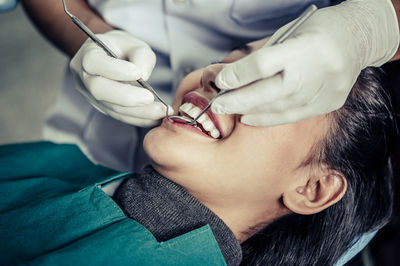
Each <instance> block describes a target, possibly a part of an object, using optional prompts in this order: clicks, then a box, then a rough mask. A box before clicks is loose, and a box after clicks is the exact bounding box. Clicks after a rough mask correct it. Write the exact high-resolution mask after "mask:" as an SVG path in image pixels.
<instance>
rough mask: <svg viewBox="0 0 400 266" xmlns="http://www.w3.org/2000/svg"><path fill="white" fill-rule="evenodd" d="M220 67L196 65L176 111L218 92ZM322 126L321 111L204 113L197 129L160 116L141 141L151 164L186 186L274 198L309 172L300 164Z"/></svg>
mask: <svg viewBox="0 0 400 266" xmlns="http://www.w3.org/2000/svg"><path fill="white" fill-rule="evenodd" d="M221 67H222V64H217V65H212V66H209V67H208V68H205V69H199V70H197V71H194V72H192V73H191V74H189V75H188V76H187V77H186V78H185V79H184V80H183V81H182V83H181V84H180V86H179V88H178V91H177V93H176V95H175V98H174V103H173V107H174V110H175V114H176V113H178V110H179V109H180V107H181V111H180V112H179V113H180V114H184V113H186V114H187V113H189V115H190V114H191V112H193V113H196V112H195V111H193V108H196V106H198V107H200V109H203V108H204V107H205V106H206V105H207V103H208V101H209V100H210V99H212V98H213V97H214V96H215V95H216V94H217V90H216V89H214V88H213V85H212V81H213V80H214V78H215V76H216V74H217V73H218V72H219V71H220V69H221ZM182 109H183V110H182ZM210 112H211V109H210ZM192 115H193V114H192ZM326 129H327V119H326V118H325V116H318V117H314V118H311V119H307V120H303V121H300V122H297V123H292V124H288V125H280V126H274V127H253V126H248V125H245V124H242V123H240V115H215V114H212V113H208V115H207V116H206V119H204V121H203V123H202V128H201V130H200V129H197V128H195V127H193V126H189V125H185V124H181V123H176V122H170V121H168V120H166V119H164V120H163V123H162V125H161V126H159V127H157V128H154V129H153V130H151V131H150V132H149V133H148V134H147V136H146V138H145V141H144V147H145V150H146V152H147V153H148V155H149V156H150V158H151V160H152V163H153V166H154V167H155V169H156V170H157V171H159V172H160V173H161V174H163V175H164V176H165V177H167V178H169V179H171V180H173V181H174V182H176V183H179V184H180V185H182V186H184V187H185V188H186V189H187V190H189V192H193V193H196V194H202V195H204V197H205V198H207V195H213V196H215V195H219V196H220V197H221V199H223V200H227V199H229V198H230V197H231V196H232V195H237V196H239V197H243V198H247V199H248V198H253V199H254V200H260V201H262V200H267V199H269V200H271V199H276V200H278V199H279V198H280V196H281V194H282V192H283V191H284V190H285V189H287V188H288V186H291V185H292V184H293V182H292V181H293V180H294V179H296V178H301V177H302V175H306V174H307V173H305V171H304V169H299V168H298V166H299V165H300V164H301V163H302V162H303V161H304V160H305V158H306V157H307V156H308V154H309V152H310V149H311V147H312V146H313V145H314V144H315V143H316V141H318V140H320V139H321V138H322V137H323V136H324V135H325V133H326ZM211 135H212V136H211Z"/></svg>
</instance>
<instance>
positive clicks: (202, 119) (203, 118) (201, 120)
mask: <svg viewBox="0 0 400 266" xmlns="http://www.w3.org/2000/svg"><path fill="white" fill-rule="evenodd" d="M207 119H210V118H208V115H207V114H203V115H202V116H200V117H199V119H197V122H199V123H200V124H201V123H203V122H204V121H206V120H207Z"/></svg>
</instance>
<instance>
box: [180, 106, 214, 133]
mask: <svg viewBox="0 0 400 266" xmlns="http://www.w3.org/2000/svg"><path fill="white" fill-rule="evenodd" d="M179 111H180V112H181V114H186V115H188V116H190V117H192V118H195V117H197V116H198V115H199V114H200V112H201V111H202V110H201V109H200V108H199V107H197V106H195V105H193V104H192V103H184V104H182V105H181V106H180V107H179ZM197 122H198V123H200V124H201V125H202V127H203V129H204V130H206V131H208V133H209V135H211V137H213V138H215V139H217V138H219V137H220V135H221V133H220V132H219V130H218V129H217V128H216V127H215V125H214V123H213V122H212V121H211V119H210V118H209V117H208V115H207V114H203V115H202V116H200V117H199V119H198V120H197ZM199 130H201V129H200V128H199Z"/></svg>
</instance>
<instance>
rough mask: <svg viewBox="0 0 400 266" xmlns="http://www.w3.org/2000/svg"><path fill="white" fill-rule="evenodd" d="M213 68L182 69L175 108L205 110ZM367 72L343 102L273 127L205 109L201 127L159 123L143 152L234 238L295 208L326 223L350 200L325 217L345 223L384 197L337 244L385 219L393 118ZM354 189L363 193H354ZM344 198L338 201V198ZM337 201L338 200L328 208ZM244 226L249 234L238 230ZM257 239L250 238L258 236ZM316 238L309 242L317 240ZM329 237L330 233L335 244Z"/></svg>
mask: <svg viewBox="0 0 400 266" xmlns="http://www.w3.org/2000/svg"><path fill="white" fill-rule="evenodd" d="M220 68H221V65H212V66H210V67H208V68H205V69H199V70H197V71H195V72H193V73H191V74H189V75H188V76H187V77H186V78H185V79H184V80H183V81H182V83H181V84H180V86H179V88H178V91H177V93H176V95H175V98H174V104H173V107H174V110H179V107H180V106H181V105H183V104H185V103H190V104H186V106H185V107H184V108H183V109H184V112H186V113H190V112H191V110H190V109H191V108H193V107H194V106H199V107H200V109H203V108H204V102H205V103H207V102H208V101H209V100H210V99H211V98H213V97H214V96H215V95H216V94H217V92H218V89H217V88H216V87H215V86H214V85H213V80H214V78H215V76H216V74H217V73H218V71H219V70H220ZM371 71H372V70H366V71H364V72H363V73H362V74H361V76H360V77H359V80H358V81H357V83H356V85H355V86H354V88H353V90H352V92H351V94H350V96H349V98H348V100H347V102H346V103H345V105H344V106H343V107H342V108H341V109H339V110H338V111H335V112H332V113H330V114H326V115H320V116H317V117H313V118H309V119H306V120H303V121H299V122H296V123H292V124H287V125H279V126H274V127H252V126H248V125H245V124H242V123H240V115H214V114H210V116H207V117H206V119H205V121H203V123H202V125H203V129H202V131H200V130H198V129H196V128H193V127H190V126H187V125H186V126H183V125H182V124H177V123H171V122H169V121H166V120H164V121H163V123H162V125H161V126H159V127H157V128H154V129H153V130H152V131H150V132H149V133H148V135H147V136H146V138H145V142H144V147H145V150H146V152H147V153H148V155H149V156H150V158H151V160H152V164H153V166H154V167H155V169H156V170H157V171H159V172H160V173H161V174H163V175H164V176H165V177H167V178H169V179H171V180H172V181H174V182H176V183H178V184H180V185H182V186H183V187H185V188H186V189H187V190H188V191H189V192H190V193H191V194H193V195H194V196H195V197H196V198H198V199H199V200H200V201H201V202H203V203H204V204H205V205H206V206H207V207H209V208H210V209H211V210H213V211H214V212H215V213H216V214H217V215H219V216H220V217H221V218H223V220H224V221H225V222H226V223H227V224H228V226H229V227H230V228H231V229H232V231H233V232H234V233H235V234H236V236H237V238H238V239H239V240H240V241H244V240H246V239H247V238H248V237H250V236H251V235H252V234H254V233H255V232H256V231H258V230H260V229H261V228H260V227H258V225H260V224H261V225H263V226H265V224H269V223H271V222H273V221H275V220H276V219H279V218H280V217H292V216H293V215H295V216H296V215H298V214H300V215H301V216H302V217H308V218H304V219H314V217H322V218H320V220H321V221H320V222H319V223H320V224H322V223H325V220H328V218H325V216H326V215H328V216H332V215H333V216H334V214H331V213H330V211H332V210H333V211H337V212H341V211H342V209H346V207H345V206H349V205H346V204H354V205H356V206H353V207H354V208H353V210H347V213H341V214H340V215H341V218H340V219H342V220H340V219H339V218H337V217H330V218H329V219H330V220H331V221H330V223H331V224H333V223H339V224H340V223H342V222H343V219H345V218H344V217H347V216H348V217H347V218H348V219H349V220H348V221H350V220H351V219H350V218H349V217H351V218H352V219H353V218H354V219H356V218H355V217H358V218H360V217H361V220H362V219H363V218H362V215H365V214H366V213H367V212H366V211H365V210H364V214H363V213H362V212H363V208H369V209H370V208H375V207H377V205H374V204H375V203H376V202H375V201H374V200H371V199H375V198H379V197H382V194H384V195H383V197H385V199H386V200H382V201H381V202H380V204H386V206H383V207H382V206H379V207H380V208H383V209H381V210H380V211H379V212H380V213H379V214H377V215H376V217H375V218H376V219H373V220H370V221H368V222H366V223H364V225H362V226H361V225H359V226H358V225H357V226H358V227H357V228H352V229H350V227H349V228H347V227H346V226H344V227H346V228H344V227H343V228H342V229H343V230H342V231H343V234H340V233H338V240H337V243H339V242H340V241H341V242H340V243H341V244H343V242H344V243H345V244H348V242H349V241H350V240H351V239H352V238H351V237H354V234H356V233H357V232H363V230H364V231H367V230H369V229H371V227H373V226H379V225H381V224H382V223H384V221H386V220H385V219H386V218H387V216H388V215H389V213H390V208H391V204H390V202H391V200H390V182H389V181H388V179H385V177H382V176H381V175H384V172H385V170H386V165H387V160H388V149H387V146H388V145H387V143H386V142H387V141H388V139H389V135H390V134H389V133H388V132H390V131H391V130H392V128H391V127H392V125H391V123H392V121H391V115H390V111H389V109H388V102H387V99H386V98H385V96H384V95H382V88H381V87H380V85H379V82H378V81H377V80H376V79H375V76H374V74H373V73H369V72H371ZM260 97H263V96H262V95H260ZM204 99H205V100H206V101H204ZM176 112H177V111H176ZM182 112H183V111H182V110H181V113H182ZM193 112H194V111H193ZM207 121H211V122H207ZM205 129H207V130H208V132H207V130H205ZM216 130H218V131H216ZM210 131H211V132H212V135H213V136H211V133H210ZM205 133H207V134H205ZM217 133H218V134H217ZM218 135H219V136H218ZM216 137H217V138H216ZM379 178H380V180H376V179H379ZM383 179H384V180H383ZM382 180H383V181H382ZM385 182H386V183H387V184H386V185H385ZM374 186H379V191H373V187H374ZM361 187H363V189H364V190H365V191H360V188H361ZM360 193H361V194H360ZM362 193H365V194H362ZM380 193H381V194H380ZM385 194H387V195H385ZM368 197H369V201H370V202H368V200H367V199H368ZM342 198H344V199H343V200H342V201H346V203H341V205H340V204H337V203H340V202H341V201H340V200H341V199H342ZM360 198H361V199H360ZM371 201H372V203H371ZM359 202H362V204H361V203H359ZM363 204H364V205H363ZM368 204H370V205H369V206H367V205H368ZM335 205H338V206H339V207H337V208H336V209H335V208H334V207H335ZM330 206H331V207H330ZM329 210H330V211H329ZM310 214H318V215H319V216H318V215H310ZM346 215H347V216H346ZM336 218H337V219H336ZM347 218H346V219H347ZM358 218H357V219H358ZM296 219H297V218H296ZM299 219H303V218H299ZM338 219H339V220H338ZM322 220H323V221H322ZM310 223H311V221H310ZM353 223H355V222H354V221H353ZM355 224H357V223H355ZM246 226H247V228H248V231H249V232H248V234H246V232H244V231H243V228H246ZM331 227H332V226H331ZM251 228H253V229H254V230H250V229H251ZM289 231H290V230H289ZM348 231H353V232H352V233H349V232H348ZM330 233H332V232H330ZM288 234H289V235H290V234H296V233H295V232H292V233H288ZM310 234H311V233H310ZM345 234H347V235H348V236H344V235H345ZM321 236H323V234H321ZM257 237H259V236H258V235H255V236H254V237H253V238H251V239H250V240H249V241H248V242H249V243H251V241H257V240H259V239H258V238H257ZM346 237H347V238H346ZM322 238H323V237H321V238H319V240H317V239H313V241H314V242H315V243H318V241H321V243H322V242H323V241H325V240H323V239H322ZM339 238H340V240H339ZM344 238H346V239H344ZM254 239H256V240H254ZM296 239H299V240H300V239H301V241H300V242H299V243H298V244H299V246H301V245H302V244H301V243H303V244H304V243H306V240H305V239H303V238H301V237H296ZM246 243H247V242H246ZM291 243H292V244H293V243H295V241H291ZM332 243H333V244H332ZM334 243H336V242H335V240H334V239H333V240H332V241H331V244H332V245H333V247H334V246H335V244H334ZM321 245H322V244H321ZM287 248H290V247H287ZM253 249H254V247H252V250H253ZM340 250H341V249H339V248H338V249H337V251H335V252H336V253H335V252H333V251H330V252H331V253H332V252H333V253H334V254H333V253H332V254H333V255H331V256H330V257H329V259H330V260H333V259H334V258H337V256H338V254H340ZM320 253H321V252H319V251H315V254H320ZM277 254H279V252H277ZM299 256H300V255H299ZM316 256H317V255H315V256H314V258H316ZM335 256H336V257H335ZM251 257H253V259H256V257H257V256H254V254H253V255H252V256H251ZM329 259H325V262H328V261H329ZM306 260H307V259H305V260H304V262H305V264H306ZM317 261H318V259H317ZM322 261H323V260H319V262H322ZM263 262H265V261H263ZM330 262H332V261H330ZM269 263H275V262H274V261H273V260H270V261H269ZM288 265H290V263H289V264H288ZM321 265H322V264H321Z"/></svg>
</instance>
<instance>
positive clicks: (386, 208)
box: [242, 68, 396, 266]
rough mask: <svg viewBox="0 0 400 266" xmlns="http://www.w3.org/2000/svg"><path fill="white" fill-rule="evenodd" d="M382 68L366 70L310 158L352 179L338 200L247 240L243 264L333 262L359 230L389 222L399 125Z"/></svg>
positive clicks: (277, 223) (279, 222)
mask: <svg viewBox="0 0 400 266" xmlns="http://www.w3.org/2000/svg"><path fill="white" fill-rule="evenodd" d="M380 74H381V71H380V70H379V69H377V68H367V69H364V70H363V71H362V72H361V74H360V75H359V77H358V79H357V82H356V84H355V85H354V86H353V89H352V91H351V92H350V95H349V96H348V99H347V100H346V102H345V104H344V106H343V107H342V108H340V109H339V110H337V111H334V112H332V113H330V114H328V115H327V116H328V117H329V119H331V126H330V129H329V130H328V133H327V135H326V136H325V137H324V139H323V140H322V141H321V142H320V143H319V144H318V145H317V147H318V148H317V150H316V151H314V152H312V156H311V157H310V158H309V160H307V163H308V164H312V163H324V164H326V165H327V166H328V167H330V168H331V169H333V170H336V171H338V172H341V173H342V174H343V175H344V176H345V177H346V179H347V183H348V187H347V191H346V193H345V195H344V197H343V198H342V200H340V201H339V202H337V203H336V204H334V205H333V206H331V207H329V208H327V209H326V210H324V211H322V212H320V213H317V214H314V215H299V214H289V215H286V216H284V217H281V218H279V219H277V220H276V221H274V222H273V223H271V224H269V225H268V226H266V227H265V228H264V229H262V230H260V231H259V232H257V233H256V234H255V235H253V236H252V237H251V238H249V239H248V240H247V241H245V242H244V243H243V244H242V249H243V261H242V264H243V265H274V266H276V265H290V266H293V265H333V264H334V263H335V262H336V261H337V260H338V259H339V257H340V256H341V255H342V254H343V253H344V251H345V250H346V249H347V248H348V246H349V245H350V242H351V241H352V240H353V239H354V238H355V237H356V236H357V235H359V234H362V233H364V232H368V231H371V230H376V229H379V228H381V227H382V226H384V225H385V224H386V223H387V222H388V220H389V219H390V216H391V212H392V174H391V168H390V165H389V156H390V153H391V149H390V147H391V144H392V143H393V142H392V140H393V138H394V137H395V133H396V131H395V123H394V119H393V115H392V111H391V105H390V101H389V97H388V94H387V93H386V92H385V91H384V89H383V88H382V86H381V82H380V80H379V77H380Z"/></svg>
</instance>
